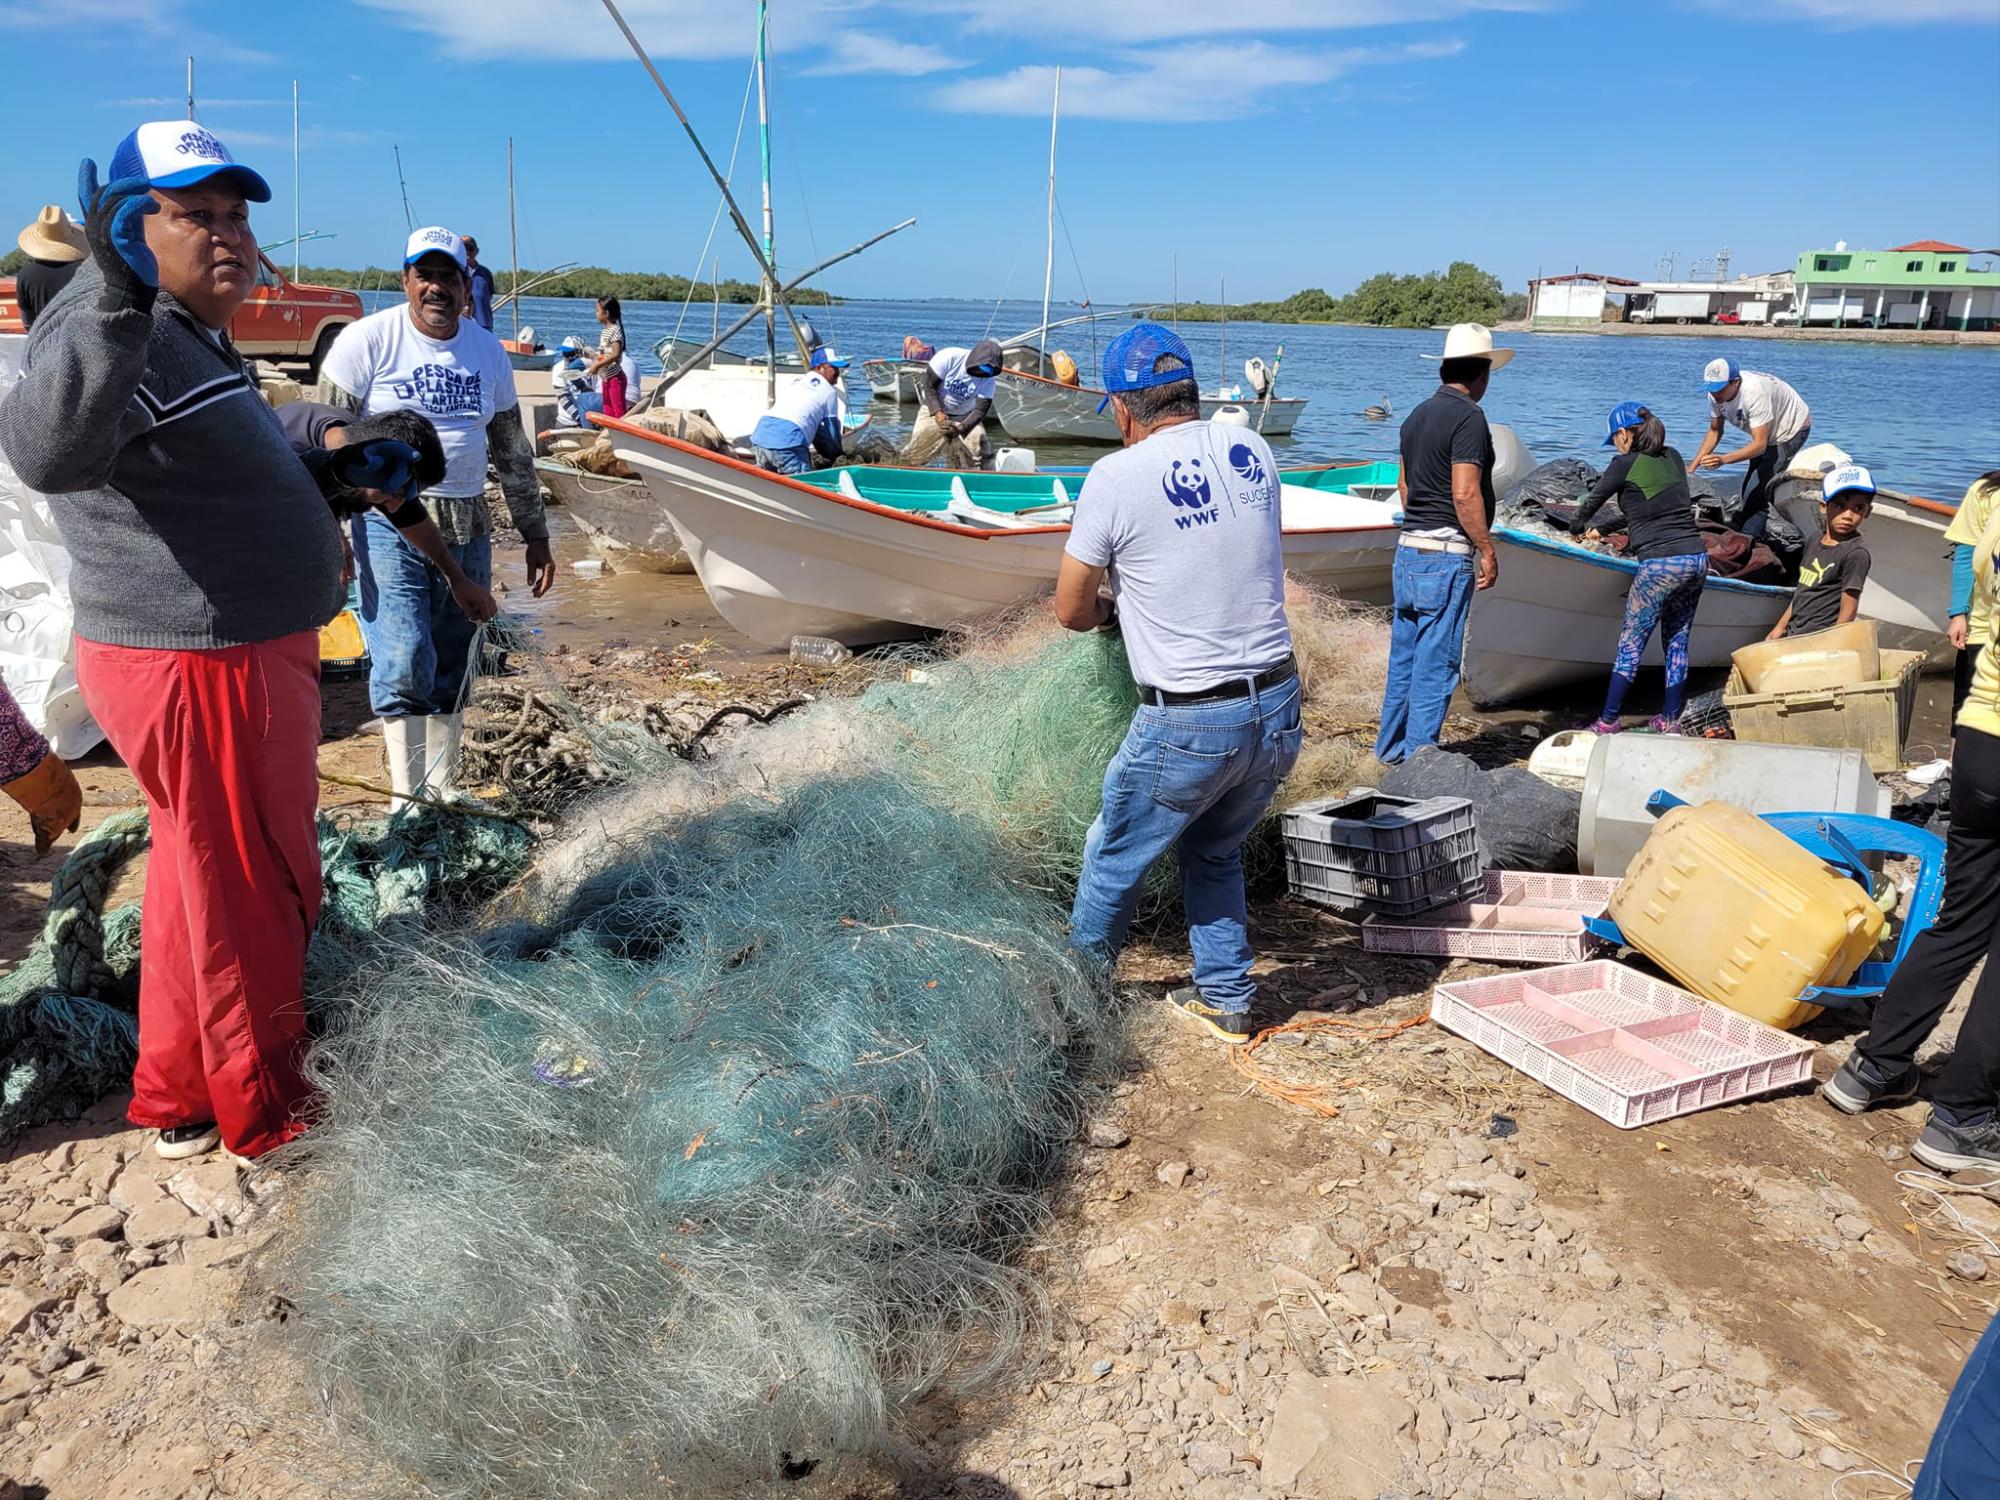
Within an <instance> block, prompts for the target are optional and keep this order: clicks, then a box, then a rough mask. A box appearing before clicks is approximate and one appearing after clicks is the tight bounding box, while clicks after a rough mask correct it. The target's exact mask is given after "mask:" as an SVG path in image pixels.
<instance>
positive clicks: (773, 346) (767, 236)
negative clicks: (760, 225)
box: [757, 0, 778, 401]
mask: <svg viewBox="0 0 2000 1500" xmlns="http://www.w3.org/2000/svg"><path fill="white" fill-rule="evenodd" d="M769 22H770V16H769V12H768V9H767V7H766V4H765V0H757V150H758V155H759V157H760V159H761V163H762V170H763V178H764V272H763V282H764V354H765V358H766V361H767V363H766V364H765V366H764V371H765V374H764V399H765V400H766V401H776V400H777V399H778V320H777V316H776V309H775V308H774V306H773V302H774V300H775V299H774V297H773V290H774V287H773V278H772V274H771V273H772V270H773V268H774V267H775V266H776V265H777V263H778V262H777V259H776V253H775V251H774V249H773V245H772V226H771V90H770V82H769V76H768V70H767V61H766V57H765V51H766V47H767V42H766V35H767V31H768V26H769Z"/></svg>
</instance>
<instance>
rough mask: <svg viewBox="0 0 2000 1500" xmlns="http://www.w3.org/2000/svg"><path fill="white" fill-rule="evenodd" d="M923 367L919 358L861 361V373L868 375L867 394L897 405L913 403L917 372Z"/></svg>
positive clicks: (915, 394)
mask: <svg viewBox="0 0 2000 1500" xmlns="http://www.w3.org/2000/svg"><path fill="white" fill-rule="evenodd" d="M923 368H924V365H923V362H922V361H921V360H908V359H865V360H863V361H862V362H861V369H862V373H863V374H865V375H866V376H867V377H868V392H869V394H870V395H871V396H873V397H874V399H875V400H877V401H894V402H895V403H896V404H897V405H899V406H910V405H913V404H915V402H916V399H917V372H918V371H919V370H921V369H923Z"/></svg>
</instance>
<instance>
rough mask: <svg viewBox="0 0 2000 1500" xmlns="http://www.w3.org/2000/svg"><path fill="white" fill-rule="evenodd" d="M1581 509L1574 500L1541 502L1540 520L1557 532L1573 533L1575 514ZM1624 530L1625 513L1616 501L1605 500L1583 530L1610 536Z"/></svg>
mask: <svg viewBox="0 0 2000 1500" xmlns="http://www.w3.org/2000/svg"><path fill="white" fill-rule="evenodd" d="M1581 509H1583V507H1582V506H1581V505H1578V504H1577V503H1576V502H1575V501H1574V500H1545V501H1543V502H1542V506H1541V511H1542V519H1543V520H1545V521H1547V522H1548V523H1549V525H1551V526H1553V527H1555V528H1556V529H1557V530H1558V531H1568V532H1571V533H1575V529H1576V513H1577V512H1578V511H1579V510H1581ZM1624 529H1625V512H1624V511H1622V510H1620V509H1619V508H1618V502H1617V501H1616V500H1607V501H1605V502H1604V503H1603V504H1602V505H1600V506H1599V507H1598V508H1597V509H1596V510H1595V511H1593V512H1592V513H1591V517H1590V522H1589V524H1588V525H1587V526H1586V527H1585V530H1588V531H1596V532H1601V533H1603V534H1604V535H1607V536H1608V535H1610V534H1611V533H1612V532H1614V531H1623V530H1624Z"/></svg>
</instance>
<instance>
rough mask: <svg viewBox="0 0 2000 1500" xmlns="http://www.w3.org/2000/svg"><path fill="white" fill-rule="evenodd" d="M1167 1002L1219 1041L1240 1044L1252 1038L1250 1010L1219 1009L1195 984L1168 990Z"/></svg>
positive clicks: (1235, 1045) (1233, 1045)
mask: <svg viewBox="0 0 2000 1500" xmlns="http://www.w3.org/2000/svg"><path fill="white" fill-rule="evenodd" d="M1167 1004H1168V1005H1170V1006H1172V1007H1173V1008H1174V1009H1175V1010H1176V1011H1178V1012H1180V1014H1181V1015H1183V1016H1185V1017H1186V1018H1187V1019H1188V1020H1190V1021H1192V1022H1194V1023H1195V1025H1197V1026H1199V1027H1201V1028H1202V1030H1204V1031H1206V1032H1207V1033H1208V1034H1209V1035H1210V1036H1212V1037H1214V1038H1215V1039H1216V1040H1217V1041H1223V1042H1227V1043H1229V1044H1230V1046H1232V1047H1240V1046H1242V1045H1243V1044H1244V1043H1245V1042H1247V1041H1249V1040H1250V1012H1249V1011H1247V1010H1217V1009H1216V1008H1215V1007H1214V1006H1212V1005H1210V1004H1209V1003H1208V1002H1207V1001H1206V1000H1204V999H1202V998H1201V991H1200V990H1199V989H1197V988H1196V987H1195V986H1194V985H1191V984H1184V985H1182V986H1181V987H1180V988H1179V989H1177V990H1171V991H1169V992H1168V994H1167Z"/></svg>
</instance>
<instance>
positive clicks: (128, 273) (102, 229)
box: [76, 157, 160, 308]
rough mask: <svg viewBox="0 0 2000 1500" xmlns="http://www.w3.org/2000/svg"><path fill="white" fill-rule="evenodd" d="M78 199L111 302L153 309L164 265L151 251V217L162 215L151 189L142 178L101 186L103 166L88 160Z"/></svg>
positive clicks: (79, 177) (81, 174) (82, 169)
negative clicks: (148, 227) (148, 244)
mask: <svg viewBox="0 0 2000 1500" xmlns="http://www.w3.org/2000/svg"><path fill="white" fill-rule="evenodd" d="M76 195H77V198H78V199H79V200H80V201H81V203H82V205H83V237H84V239H85V240H87V241H88V242H89V244H90V255H91V259H93V260H95V261H96V262H97V269H98V270H99V271H101V272H102V273H103V274H104V289H105V292H106V295H107V300H108V301H110V302H111V304H112V305H113V306H117V307H140V308H150V307H151V306H152V305H153V296H154V294H155V293H156V292H157V291H158V290H159V287H160V263H159V262H158V261H157V260H155V259H154V258H153V252H152V251H151V250H149V249H148V248H147V247H146V226H145V218H146V215H147V214H153V213H158V212H159V211H160V205H159V204H157V203H155V202H154V201H153V196H152V193H151V191H150V190H149V189H148V188H147V186H146V184H145V183H144V182H143V181H141V180H140V179H139V178H137V177H121V178H119V179H118V181H116V182H114V183H112V184H111V185H110V186H108V187H99V186H98V185H97V163H96V162H94V161H92V160H91V159H90V158H89V157H85V158H84V159H83V165H82V166H80V167H78V168H77V171H76Z"/></svg>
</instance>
